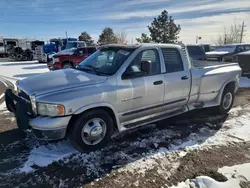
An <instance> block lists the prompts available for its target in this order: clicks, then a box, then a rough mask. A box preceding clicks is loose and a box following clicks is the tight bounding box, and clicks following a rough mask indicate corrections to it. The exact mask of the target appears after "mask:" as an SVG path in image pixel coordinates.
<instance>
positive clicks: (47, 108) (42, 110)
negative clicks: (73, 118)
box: [37, 102, 65, 117]
mask: <svg viewBox="0 0 250 188" xmlns="http://www.w3.org/2000/svg"><path fill="white" fill-rule="evenodd" d="M37 113H38V114H39V115H41V116H52V117H55V116H64V115H65V109H64V106H63V105H60V104H47V103H39V102H38V103H37Z"/></svg>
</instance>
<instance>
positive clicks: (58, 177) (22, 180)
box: [0, 89, 250, 188]
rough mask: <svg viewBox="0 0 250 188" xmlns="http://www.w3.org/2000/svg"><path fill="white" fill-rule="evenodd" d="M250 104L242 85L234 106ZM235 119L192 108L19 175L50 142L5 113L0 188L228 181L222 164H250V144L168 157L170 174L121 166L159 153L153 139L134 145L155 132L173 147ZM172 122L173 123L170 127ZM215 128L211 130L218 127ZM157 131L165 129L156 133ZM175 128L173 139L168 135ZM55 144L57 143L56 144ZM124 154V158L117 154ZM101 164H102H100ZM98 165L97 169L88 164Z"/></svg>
mask: <svg viewBox="0 0 250 188" xmlns="http://www.w3.org/2000/svg"><path fill="white" fill-rule="evenodd" d="M247 104H250V89H240V90H239V92H238V93H237V94H236V98H235V103H234V106H245V105H247ZM228 118H231V117H228V116H214V113H213V109H206V110H202V111H199V113H197V111H193V112H190V113H187V114H183V115H181V116H178V117H174V118H170V119H168V120H165V121H162V122H159V124H157V125H156V127H155V126H149V127H145V128H143V129H140V130H139V131H138V130H137V131H130V132H127V133H124V134H121V135H118V136H116V137H115V138H114V139H113V143H112V144H111V145H110V146H108V147H107V148H104V149H103V150H101V151H99V152H97V153H96V154H95V153H94V154H93V155H88V156H87V155H86V158H81V155H80V156H79V155H77V154H76V155H72V156H70V157H69V158H68V159H67V160H66V161H64V160H61V161H58V162H54V163H52V164H51V165H49V166H47V167H39V166H33V167H34V168H35V169H36V171H35V172H33V173H28V174H26V173H16V172H15V170H14V169H15V168H17V167H19V166H20V165H21V164H23V163H24V162H25V161H27V157H28V154H29V152H30V151H31V149H32V148H34V147H39V146H41V145H47V144H49V143H47V142H41V141H37V140H35V139H33V138H31V137H27V136H26V135H25V134H24V133H22V132H20V131H19V130H18V129H17V127H16V122H15V119H14V117H13V116H11V115H9V114H8V113H7V114H6V113H3V112H0V143H1V144H0V182H1V184H0V187H79V186H83V187H107V188H112V187H143V188H145V187H150V188H151V187H152V188H154V187H166V186H169V185H172V184H176V183H178V182H180V181H184V180H186V179H188V178H194V177H195V176H198V175H207V176H210V177H212V178H214V179H215V180H217V181H226V179H225V177H224V176H223V175H221V174H219V173H217V169H218V168H219V167H222V166H225V165H229V166H230V165H235V164H242V163H246V162H250V157H249V156H250V143H248V142H242V143H238V144H236V143H235V144H231V145H228V146H218V147H215V148H209V149H207V150H198V149H197V150H196V149H194V150H192V151H189V152H188V153H187V154H186V155H185V156H183V157H181V159H180V156H179V154H176V158H168V157H167V156H166V158H163V160H166V166H164V168H165V172H164V173H168V178H167V179H166V178H165V177H166V176H164V173H162V174H160V173H158V170H157V169H151V170H148V171H147V172H146V173H145V174H144V175H143V176H140V175H138V174H137V175H134V174H133V173H128V172H126V173H125V172H119V173H118V171H119V169H120V168H121V167H123V166H124V165H126V164H127V161H128V160H130V161H131V160H132V161H136V160H139V159H141V158H142V157H143V155H144V153H147V152H149V151H150V152H152V151H154V150H155V151H156V147H155V146H154V142H152V143H151V142H149V143H147V144H148V145H145V146H144V145H138V146H136V147H134V148H131V145H136V143H138V142H140V141H142V140H148V139H150V138H152V135H154V134H156V135H157V134H159V132H160V133H161V132H162V134H160V135H159V136H158V137H161V139H162V141H161V142H160V143H158V144H159V145H158V147H164V148H168V147H170V146H171V145H172V144H173V143H175V142H176V140H179V139H186V138H188V137H189V136H190V135H191V134H193V133H198V132H199V130H200V129H201V128H203V127H200V126H201V125H204V123H205V122H208V121H210V122H211V123H213V124H218V125H219V124H220V122H223V121H225V120H226V119H228ZM166 122H167V124H168V125H169V124H171V126H167V127H166V126H165V125H166ZM219 128H220V127H219V126H218V127H213V128H211V129H219ZM156 129H157V130H160V131H158V132H156ZM168 131H172V132H173V133H174V134H173V135H172V136H171V137H167V136H165V135H164V133H165V132H168ZM55 143H56V142H55ZM120 153H123V155H124V158H120V157H116V156H118V154H120ZM95 162H98V166H95ZM175 163H178V168H177V170H176V169H172V167H173V166H174V165H173V164H175ZM90 167H91V169H92V168H93V169H96V173H93V171H90V170H89V168H90ZM248 185H249V184H248V182H243V183H242V187H243V188H249V186H248Z"/></svg>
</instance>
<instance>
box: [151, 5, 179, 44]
mask: <svg viewBox="0 0 250 188" xmlns="http://www.w3.org/2000/svg"><path fill="white" fill-rule="evenodd" d="M148 29H149V31H150V36H151V38H152V40H153V41H154V42H157V43H175V42H177V40H178V34H179V33H180V31H181V27H180V25H176V24H175V22H174V19H173V18H172V16H169V15H168V12H167V11H166V10H164V11H163V12H162V13H161V15H159V16H158V18H154V20H153V22H152V23H151V25H150V26H148Z"/></svg>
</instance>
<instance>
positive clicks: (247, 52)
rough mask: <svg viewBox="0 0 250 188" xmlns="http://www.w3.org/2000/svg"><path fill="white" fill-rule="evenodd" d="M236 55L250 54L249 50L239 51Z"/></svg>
mask: <svg viewBox="0 0 250 188" xmlns="http://www.w3.org/2000/svg"><path fill="white" fill-rule="evenodd" d="M237 55H250V51H246V52H241V53H238V54H237Z"/></svg>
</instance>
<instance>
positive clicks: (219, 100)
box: [216, 78, 237, 105]
mask: <svg viewBox="0 0 250 188" xmlns="http://www.w3.org/2000/svg"><path fill="white" fill-rule="evenodd" d="M231 82H234V84H235V92H236V91H237V78H232V79H230V80H227V81H226V82H225V83H224V84H223V86H222V87H221V88H220V91H219V94H218V95H217V97H216V103H217V104H218V105H219V104H220V103H221V97H222V94H223V91H224V89H225V87H226V85H227V84H229V83H231Z"/></svg>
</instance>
